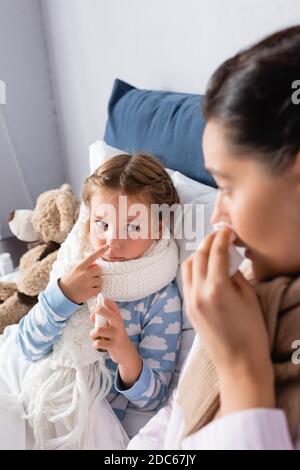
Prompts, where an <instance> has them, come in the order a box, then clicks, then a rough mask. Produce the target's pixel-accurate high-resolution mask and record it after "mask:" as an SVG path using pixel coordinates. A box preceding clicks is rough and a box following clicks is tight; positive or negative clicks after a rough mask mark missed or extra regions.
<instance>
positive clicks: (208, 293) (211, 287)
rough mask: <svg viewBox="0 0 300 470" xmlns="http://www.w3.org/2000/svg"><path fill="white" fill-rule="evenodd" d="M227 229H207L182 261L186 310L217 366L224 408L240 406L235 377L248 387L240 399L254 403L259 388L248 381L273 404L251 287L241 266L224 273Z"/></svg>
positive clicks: (262, 335)
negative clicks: (195, 247) (208, 230)
mask: <svg viewBox="0 0 300 470" xmlns="http://www.w3.org/2000/svg"><path fill="white" fill-rule="evenodd" d="M230 233H231V231H230V229H228V228H225V229H223V230H221V231H218V232H214V233H211V234H209V235H208V236H207V237H206V238H205V239H204V240H203V242H202V244H201V245H200V248H199V249H198V250H197V251H196V252H195V253H194V254H193V255H192V256H190V257H189V258H188V259H187V260H186V261H185V262H184V263H183V265H182V278H183V294H184V300H185V304H186V311H187V314H188V317H189V319H190V321H191V323H192V325H193V327H194V329H195V330H196V332H197V333H198V334H199V336H200V337H201V338H202V339H203V342H204V343H205V345H206V347H207V350H208V353H209V356H210V358H211V360H212V361H213V363H214V365H215V367H216V369H217V373H218V377H219V379H220V387H221V392H222V386H223V385H224V387H225V389H226V392H225V396H223V399H224V398H225V397H226V400H227V401H226V400H225V401H226V403H227V404H228V400H229V402H230V406H229V408H231V409H232V407H235V406H238V408H239V409H240V408H241V407H242V408H243V407H244V406H241V402H240V398H241V396H238V397H236V396H234V393H233V389H232V387H233V388H234V389H235V390H236V391H237V392H238V383H239V384H244V385H245V387H244V392H245V390H248V391H249V390H250V389H252V392H251V399H250V401H249V400H248V401H247V398H246V400H245V401H246V402H249V403H248V405H249V406H253V405H255V404H256V405H257V403H256V401H257V399H258V397H257V396H256V395H257V391H258V390H257V389H256V388H255V386H254V388H253V383H254V384H256V385H258V384H259V383H260V385H262V386H263V389H262V390H260V392H261V400H262V402H263V403H264V404H269V406H273V402H274V390H273V369H272V364H271V359H270V352H269V344H268V336H267V331H266V328H265V324H264V321H263V316H262V312H261V308H260V304H259V302H258V299H257V296H256V293H255V290H254V288H253V287H252V286H251V285H250V284H249V283H248V282H247V281H246V279H245V278H244V276H243V275H242V273H241V272H240V271H238V273H236V274H235V275H234V276H233V277H232V278H231V277H229V273H228V270H229V259H228V258H229V256H228V247H229V239H230ZM239 380H240V382H238V381H239ZM254 389H255V390H254ZM244 392H241V393H244ZM253 395H255V396H256V398H255V399H254V397H253ZM221 397H222V393H221ZM248 398H249V397H248ZM221 401H222V400H221ZM238 403H239V404H238ZM249 406H246V407H249Z"/></svg>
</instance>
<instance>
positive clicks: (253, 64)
mask: <svg viewBox="0 0 300 470" xmlns="http://www.w3.org/2000/svg"><path fill="white" fill-rule="evenodd" d="M296 80H300V26H295V27H291V28H288V29H285V30H283V31H279V32H277V33H275V34H272V35H271V36H268V37H267V38H265V39H264V40H262V41H260V42H259V43H257V44H255V45H254V46H252V47H250V48H249V49H246V50H243V51H241V52H240V53H238V54H237V55H235V56H234V57H232V58H231V59H229V60H227V61H226V62H224V63H223V64H222V65H221V66H220V67H219V68H218V69H217V70H216V71H215V73H214V74H213V76H212V78H211V80H210V83H209V85H208V90H207V93H206V96H205V100H204V115H205V118H206V120H207V121H208V120H210V119H215V120H217V121H219V122H220V123H221V125H223V126H224V127H225V129H226V131H227V135H228V137H229V139H230V143H232V144H233V148H236V154H237V155H238V156H240V157H242V156H243V155H246V154H247V157H249V154H252V155H253V158H256V159H258V160H260V161H262V162H263V163H265V164H266V165H267V167H268V168H270V169H272V170H274V171H282V170H283V169H285V168H287V167H288V166H290V165H291V164H292V163H293V162H294V159H295V157H296V155H297V153H298V152H299V150H300V104H299V105H297V104H294V103H293V100H292V95H293V93H295V89H293V88H292V84H293V82H295V81H296ZM251 157H252V156H251Z"/></svg>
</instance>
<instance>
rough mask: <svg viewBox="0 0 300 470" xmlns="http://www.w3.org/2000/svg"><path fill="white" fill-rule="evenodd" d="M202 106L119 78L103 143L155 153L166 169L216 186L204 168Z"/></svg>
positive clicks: (184, 95)
mask: <svg viewBox="0 0 300 470" xmlns="http://www.w3.org/2000/svg"><path fill="white" fill-rule="evenodd" d="M202 101H203V96H201V95H194V94H188V93H175V92H168V91H154V90H141V89H138V88H136V87H134V86H132V85H129V84H128V83H126V82H124V81H122V80H119V79H116V80H115V82H114V85H113V89H112V94H111V97H110V100H109V103H108V120H107V124H106V129H105V135H104V140H105V142H106V143H107V144H109V145H111V146H112V147H116V148H119V149H122V150H124V151H126V152H128V153H134V152H138V151H144V152H147V153H150V154H153V155H155V156H156V157H157V158H159V159H160V160H161V161H162V162H163V164H164V165H165V166H166V167H167V168H171V169H172V170H177V171H180V172H181V173H183V174H184V175H186V176H188V177H189V178H192V179H194V180H196V181H199V182H201V183H203V184H206V185H208V186H212V187H215V182H214V180H213V178H212V177H211V176H210V175H209V174H208V173H207V172H206V170H205V169H204V161H203V153H202V134H203V129H204V118H203V114H202Z"/></svg>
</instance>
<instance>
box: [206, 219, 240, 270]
mask: <svg viewBox="0 0 300 470" xmlns="http://www.w3.org/2000/svg"><path fill="white" fill-rule="evenodd" d="M224 227H228V228H230V229H231V230H232V226H231V225H230V224H229V223H228V222H225V221H221V222H219V223H217V224H214V225H213V230H214V232H217V231H219V230H222V229H223V228H224ZM235 239H236V235H235V233H234V232H232V233H231V238H230V244H229V250H228V254H229V276H230V277H231V276H233V275H234V274H235V273H236V272H237V271H238V270H239V267H240V265H241V263H242V261H243V260H244V257H243V256H242V254H241V253H240V252H239V251H238V250H237V248H236V247H235V246H234V245H233V242H234V240H235Z"/></svg>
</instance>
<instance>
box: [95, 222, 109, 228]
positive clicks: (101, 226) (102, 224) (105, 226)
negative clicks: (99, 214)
mask: <svg viewBox="0 0 300 470" xmlns="http://www.w3.org/2000/svg"><path fill="white" fill-rule="evenodd" d="M95 223H96V225H97V227H100V228H103V229H104V230H107V229H108V223H106V222H105V221H104V220H96V221H95Z"/></svg>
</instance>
